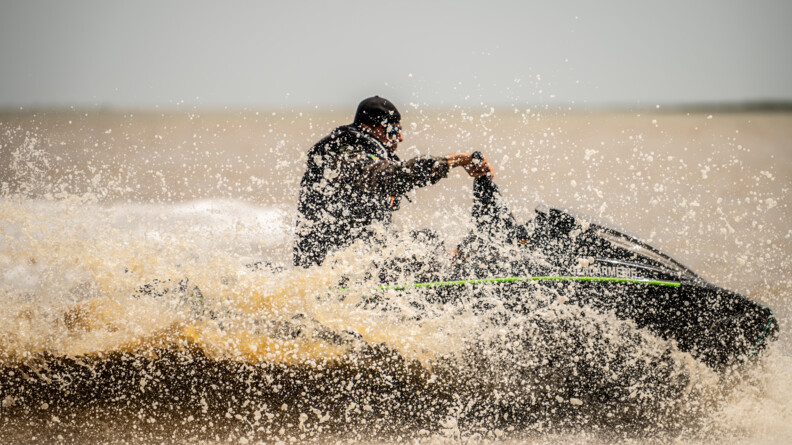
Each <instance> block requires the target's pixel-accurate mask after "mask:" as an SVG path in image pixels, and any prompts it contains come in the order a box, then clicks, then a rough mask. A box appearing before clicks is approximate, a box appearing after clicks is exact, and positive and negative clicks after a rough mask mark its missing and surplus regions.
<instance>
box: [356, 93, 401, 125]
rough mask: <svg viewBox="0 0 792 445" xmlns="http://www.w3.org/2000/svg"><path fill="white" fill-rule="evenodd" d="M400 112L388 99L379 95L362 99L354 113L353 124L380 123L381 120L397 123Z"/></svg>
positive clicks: (399, 119)
mask: <svg viewBox="0 0 792 445" xmlns="http://www.w3.org/2000/svg"><path fill="white" fill-rule="evenodd" d="M400 121H401V114H399V110H397V109H396V106H395V105H393V104H392V103H391V101H389V100H388V99H384V98H382V97H379V96H374V97H369V98H368V99H363V101H362V102H360V105H358V108H357V112H356V113H355V122H354V123H355V124H365V125H381V124H382V123H383V122H385V123H389V124H398V123H399V122H400Z"/></svg>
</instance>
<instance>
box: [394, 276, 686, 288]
mask: <svg viewBox="0 0 792 445" xmlns="http://www.w3.org/2000/svg"><path fill="white" fill-rule="evenodd" d="M527 281H582V282H591V281H594V282H600V283H629V284H648V285H650V286H665V287H679V286H681V284H680V283H678V282H676V281H656V280H637V279H629V278H606V277H563V276H560V277H510V278H479V279H473V280H459V281H435V282H431V283H412V284H400V285H395V286H379V289H380V290H404V289H409V288H422V287H446V286H462V285H465V284H489V283H518V282H527Z"/></svg>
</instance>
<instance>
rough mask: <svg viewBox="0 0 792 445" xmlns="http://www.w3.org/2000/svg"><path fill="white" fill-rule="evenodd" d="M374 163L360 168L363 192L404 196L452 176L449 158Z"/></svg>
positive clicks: (373, 161) (360, 183) (360, 181)
mask: <svg viewBox="0 0 792 445" xmlns="http://www.w3.org/2000/svg"><path fill="white" fill-rule="evenodd" d="M370 161H371V162H366V163H365V164H362V165H359V166H358V168H357V169H356V170H358V171H357V174H356V175H354V176H355V178H354V180H355V182H357V185H358V186H359V187H360V188H362V189H364V190H367V191H372V192H376V193H381V194H384V195H390V196H395V195H401V194H404V193H406V192H408V191H410V190H412V189H414V188H417V187H424V186H427V185H429V184H435V183H437V182H438V181H439V180H441V179H443V178H445V177H446V176H448V169H449V163H448V159H446V158H445V157H437V156H420V157H417V158H412V159H410V160H407V161H404V162H398V161H391V160H381V159H377V160H374V159H370Z"/></svg>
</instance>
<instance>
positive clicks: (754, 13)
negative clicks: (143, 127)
mask: <svg viewBox="0 0 792 445" xmlns="http://www.w3.org/2000/svg"><path fill="white" fill-rule="evenodd" d="M791 21H792V1H786V0H777V1H767V0H751V1H727V0H698V1H696V0H684V1H676V0H674V1H669V0H652V1H614V0H607V1H588V0H580V1H546V0H545V1H501V2H499V1H488V2H464V1H434V2H430V1H426V2H420V1H376V0H375V1H372V0H369V1H360V2H357V1H356V2H343V1H310V2H299V1H294V2H287V1H279V2H264V1H222V2H221V1H217V2H204V1H167V0H133V1H130V0H125V1H110V0H101V1H87V0H71V1H61V0H57V1H41V0H18V1H12V0H0V108H9V107H19V106H25V107H31V106H34V107H43V106H81V107H84V106H110V107H116V108H141V107H142V108H148V107H153V106H159V107H165V108H172V107H175V106H182V107H192V106H193V105H197V106H200V107H204V108H218V107H220V108H222V107H231V108H242V107H248V108H272V107H278V108H283V107H286V108H291V109H304V108H313V107H314V106H317V105H318V106H320V108H328V107H329V108H333V107H344V108H348V106H349V103H353V104H356V103H357V102H358V101H359V100H360V99H361V98H363V97H366V96H369V95H373V94H380V95H384V96H386V97H389V98H391V99H392V100H393V101H394V102H396V103H402V104H405V103H408V102H413V103H417V104H421V105H425V106H433V107H444V106H449V105H453V104H460V105H478V104H480V103H484V104H485V105H493V106H495V105H502V104H538V103H548V102H549V103H563V104H567V103H569V104H574V105H576V106H581V107H583V106H589V105H593V106H598V105H611V104H619V105H628V106H631V105H653V104H655V103H657V104H676V103H698V102H724V101H746V100H786V101H789V100H792V50H790V45H792V26H790V22H791ZM182 101H183V104H182V105H179V104H181V103H182Z"/></svg>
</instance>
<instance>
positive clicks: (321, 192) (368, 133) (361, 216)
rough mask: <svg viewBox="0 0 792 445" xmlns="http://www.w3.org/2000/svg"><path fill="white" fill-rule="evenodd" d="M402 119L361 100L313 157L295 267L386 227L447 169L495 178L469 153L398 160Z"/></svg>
mask: <svg viewBox="0 0 792 445" xmlns="http://www.w3.org/2000/svg"><path fill="white" fill-rule="evenodd" d="M401 130H402V129H401V114H399V111H398V110H397V109H396V107H395V106H394V105H393V103H391V102H390V101H388V100H387V99H384V98H381V97H379V96H374V97H369V98H367V99H364V100H363V101H362V102H360V104H359V105H358V108H357V112H356V113H355V120H354V122H353V123H351V124H349V125H343V126H341V127H338V128H336V129H335V130H333V131H332V132H331V133H330V134H329V135H328V136H326V137H325V138H323V139H322V140H320V141H319V142H317V143H316V144H315V145H314V146H313V147H311V149H310V151H309V152H308V162H307V168H306V170H305V174H304V175H303V178H302V182H301V183H300V201H299V205H298V209H297V210H298V213H299V215H298V217H297V227H296V235H297V244H296V246H295V248H294V264H295V265H297V266H302V267H310V266H313V265H317V264H321V263H322V262H323V261H324V259H325V257H326V256H327V254H328V252H329V251H331V250H336V249H340V248H343V247H346V246H348V245H349V244H351V243H352V242H354V241H355V240H358V239H366V238H368V237H370V236H371V224H372V223H375V222H379V223H382V224H385V225H387V224H389V223H390V221H391V217H392V212H393V211H395V210H398V209H399V203H400V201H401V198H402V196H404V195H405V194H406V193H407V192H409V191H410V190H412V189H414V188H417V187H424V186H426V185H429V184H435V183H437V182H438V181H439V180H440V179H442V178H445V177H447V176H448V171H449V169H451V168H453V167H463V168H464V169H465V171H466V172H467V173H468V174H469V175H470V176H472V177H474V178H478V177H481V176H484V175H489V176H490V177H491V176H492V175H493V171H492V167H490V165H489V164H488V163H487V161H486V159H483V158H482V159H481V160H480V162H479V160H477V159H474V157H473V155H472V154H470V153H457V154H451V155H448V156H443V157H438V156H418V157H416V158H413V159H410V160H408V161H401V160H400V159H399V157H398V156H396V153H395V152H396V149H397V148H398V145H399V143H400V142H402V141H404V138H403V136H402V131H401Z"/></svg>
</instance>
